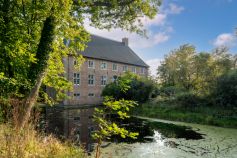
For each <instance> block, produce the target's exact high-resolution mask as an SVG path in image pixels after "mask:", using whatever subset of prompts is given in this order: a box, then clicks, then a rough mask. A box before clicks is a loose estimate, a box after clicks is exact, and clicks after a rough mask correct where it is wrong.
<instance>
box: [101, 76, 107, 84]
mask: <svg viewBox="0 0 237 158" xmlns="http://www.w3.org/2000/svg"><path fill="white" fill-rule="evenodd" d="M106 82H107V76H101V85H102V86H105V85H106Z"/></svg>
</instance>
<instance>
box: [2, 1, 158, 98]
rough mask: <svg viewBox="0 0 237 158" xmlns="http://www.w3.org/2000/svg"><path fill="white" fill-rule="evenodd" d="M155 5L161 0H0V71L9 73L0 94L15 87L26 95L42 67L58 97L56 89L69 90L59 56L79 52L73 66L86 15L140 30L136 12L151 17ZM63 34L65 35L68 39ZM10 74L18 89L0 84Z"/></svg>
mask: <svg viewBox="0 0 237 158" xmlns="http://www.w3.org/2000/svg"><path fill="white" fill-rule="evenodd" d="M159 5H160V0H152V1H150V0H136V1H130V0H125V1H124V0H123V1H106V0H95V1H91V0H90V1H84V0H78V1H74V0H59V1H41V0H33V1H32V0H21V1H20V0H11V1H7V0H1V1H0V34H1V36H0V73H4V76H5V77H6V78H9V79H6V80H4V82H0V87H1V88H0V91H4V93H1V94H0V95H1V96H2V95H4V96H12V95H11V94H15V93H17V94H18V93H20V95H22V96H23V97H25V95H27V93H28V92H29V91H30V89H31V88H32V86H33V85H34V83H35V76H37V75H38V74H39V72H40V71H41V70H42V71H43V72H45V77H44V81H43V84H44V85H46V86H49V87H53V88H55V89H56V91H57V92H58V93H57V94H58V99H60V98H61V97H65V95H63V94H62V93H61V92H62V91H63V90H70V89H71V85H72V84H71V83H69V82H68V80H67V79H66V78H65V77H64V75H63V74H64V73H65V72H64V68H63V60H62V59H63V58H65V57H67V56H68V55H70V56H74V57H75V58H78V61H79V62H78V66H77V68H79V66H80V64H81V63H82V62H83V60H82V58H81V57H78V56H77V51H83V50H84V49H85V47H86V43H87V42H88V41H89V34H88V33H87V31H86V30H85V28H84V21H85V20H87V21H89V22H90V24H91V25H92V26H94V27H97V28H106V29H110V28H121V29H124V30H128V31H131V32H136V33H138V34H141V35H145V30H143V28H142V23H141V20H139V18H140V17H143V16H146V17H149V18H153V17H154V16H155V15H156V13H157V12H158V6H159ZM50 19H51V20H52V19H53V21H52V22H51V26H53V27H54V28H56V29H49V28H48V32H47V33H46V32H45V31H42V29H43V27H44V26H45V23H47V21H49V20H50ZM47 26H50V25H47ZM51 28H52V27H51ZM46 30H47V29H46ZM43 32H45V33H44V34H42V33H43ZM46 37H49V38H48V39H46ZM50 38H51V40H49V39H50ZM64 39H70V43H69V45H67V46H66V45H65V44H64V42H63V41H64ZM40 41H42V42H40ZM47 42H48V44H47ZM43 45H44V47H42V46H43ZM46 47H47V49H45V48H46ZM12 80H14V82H15V85H16V84H17V87H19V89H21V90H19V91H18V90H17V89H14V88H10V89H9V88H8V86H4V85H5V84H6V82H7V84H11V82H12ZM18 84H19V85H18ZM13 87H14V86H13ZM5 88H7V89H5Z"/></svg>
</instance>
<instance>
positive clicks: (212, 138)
mask: <svg viewBox="0 0 237 158" xmlns="http://www.w3.org/2000/svg"><path fill="white" fill-rule="evenodd" d="M142 119H145V122H146V121H148V122H152V125H150V124H149V126H152V128H151V129H152V131H153V132H152V133H151V132H149V133H150V135H148V138H152V141H144V142H142V141H137V142H136V141H134V142H132V143H131V142H130V143H129V142H120V143H111V144H110V145H108V146H106V147H104V148H102V157H103V158H110V157H112V158H207V157H208V158H209V157H210V158H237V129H230V128H220V127H214V126H206V125H198V124H190V123H182V122H174V121H165V120H159V119H148V118H142ZM160 122H161V125H160V124H159V123H160ZM173 124H174V125H173ZM153 125H154V126H153ZM164 125H165V126H166V127H168V129H166V128H165V129H161V128H163V126H164ZM176 125H177V126H176ZM183 127H189V128H187V129H183ZM143 128H144V130H146V129H147V128H148V126H146V127H143ZM149 128H150V127H149ZM176 128H178V129H181V130H178V132H174V133H172V132H171V134H169V133H170V131H172V130H173V131H177V129H176ZM182 130H183V131H182ZM185 131H186V132H188V133H191V136H188V137H185V136H183V135H189V134H188V133H185V134H183V133H184V132H185ZM167 133H168V134H167ZM200 136H201V137H200ZM192 137H193V139H192ZM105 144H106V143H105Z"/></svg>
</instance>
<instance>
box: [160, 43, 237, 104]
mask: <svg viewBox="0 0 237 158" xmlns="http://www.w3.org/2000/svg"><path fill="white" fill-rule="evenodd" d="M235 63H236V58H235V56H232V55H231V54H230V53H229V52H228V49H227V48H226V47H220V48H216V49H214V50H213V52H212V53H206V52H201V53H197V52H196V50H195V48H194V47H193V46H191V45H183V46H180V48H179V49H175V50H173V51H171V53H170V54H169V55H167V56H166V57H165V60H164V62H163V63H162V64H161V66H159V67H158V80H159V83H160V96H161V97H163V98H166V99H168V100H169V99H170V100H176V101H177V103H179V104H180V105H179V106H180V107H181V106H183V107H188V106H193V107H194V106H199V105H213V104H215V106H232V107H233V106H235V105H236V102H235V101H234V100H235V99H233V98H235V97H236V96H235V93H236V92H235V90H234V89H235V88H233V87H235V86H234V85H236V81H235V79H234V78H235V77H234V75H232V77H230V76H231V75H228V74H229V73H230V72H231V71H232V69H236V68H235ZM230 74H233V73H230ZM224 85H225V86H226V87H225V86H224ZM227 89H228V90H230V91H228V90H227ZM229 94H230V95H229ZM232 94H234V95H232ZM214 100H216V102H214ZM224 104H226V105H224Z"/></svg>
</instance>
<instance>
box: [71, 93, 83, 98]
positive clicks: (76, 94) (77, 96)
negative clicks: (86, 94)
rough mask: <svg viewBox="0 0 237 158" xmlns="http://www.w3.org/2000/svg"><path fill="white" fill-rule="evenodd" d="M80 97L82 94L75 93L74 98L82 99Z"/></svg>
mask: <svg viewBox="0 0 237 158" xmlns="http://www.w3.org/2000/svg"><path fill="white" fill-rule="evenodd" d="M80 96H81V94H80V93H73V98H76V99H78V98H80Z"/></svg>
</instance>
